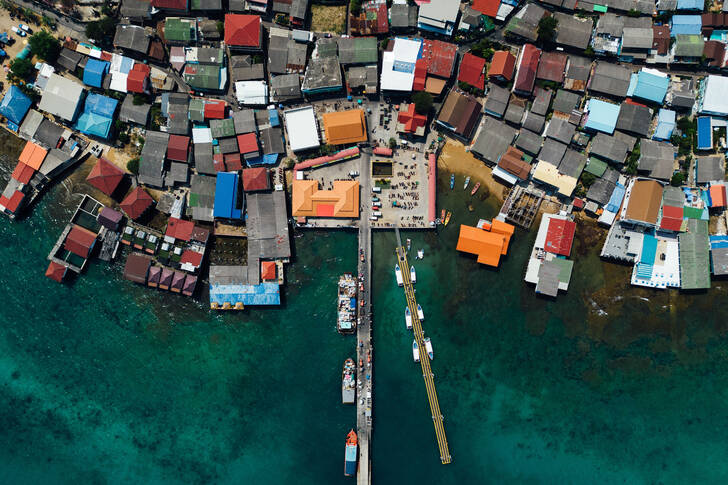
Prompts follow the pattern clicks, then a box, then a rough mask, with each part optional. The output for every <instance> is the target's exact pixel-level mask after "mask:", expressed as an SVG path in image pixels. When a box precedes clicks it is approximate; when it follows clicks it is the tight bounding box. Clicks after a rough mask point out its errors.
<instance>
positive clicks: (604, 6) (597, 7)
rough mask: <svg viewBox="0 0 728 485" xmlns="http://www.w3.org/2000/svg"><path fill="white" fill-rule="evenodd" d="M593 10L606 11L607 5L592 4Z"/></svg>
mask: <svg viewBox="0 0 728 485" xmlns="http://www.w3.org/2000/svg"><path fill="white" fill-rule="evenodd" d="M594 11H595V12H602V13H607V6H606V5H594Z"/></svg>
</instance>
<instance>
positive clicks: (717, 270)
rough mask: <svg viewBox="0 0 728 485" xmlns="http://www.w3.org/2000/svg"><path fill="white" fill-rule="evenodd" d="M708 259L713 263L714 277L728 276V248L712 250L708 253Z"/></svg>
mask: <svg viewBox="0 0 728 485" xmlns="http://www.w3.org/2000/svg"><path fill="white" fill-rule="evenodd" d="M710 258H711V261H712V262H713V274H714V275H716V276H725V275H728V248H713V249H712V250H711V251H710Z"/></svg>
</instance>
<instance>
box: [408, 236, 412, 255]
mask: <svg viewBox="0 0 728 485" xmlns="http://www.w3.org/2000/svg"><path fill="white" fill-rule="evenodd" d="M411 247H412V241H411V240H410V239H409V238H407V252H409V250H410V248H411Z"/></svg>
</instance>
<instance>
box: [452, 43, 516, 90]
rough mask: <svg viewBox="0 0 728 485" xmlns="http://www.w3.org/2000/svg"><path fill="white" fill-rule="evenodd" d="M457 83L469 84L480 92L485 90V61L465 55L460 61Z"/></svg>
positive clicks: (468, 54)
mask: <svg viewBox="0 0 728 485" xmlns="http://www.w3.org/2000/svg"><path fill="white" fill-rule="evenodd" d="M511 57H513V56H511ZM512 72H513V71H511V74H512ZM458 81H459V82H463V83H466V84H469V85H471V86H473V87H474V88H477V89H480V90H481V91H482V90H483V89H485V59H483V58H482V57H477V56H474V55H473V54H471V53H469V52H467V53H465V54H464V55H463V58H462V59H461V60H460V70H459V72H458Z"/></svg>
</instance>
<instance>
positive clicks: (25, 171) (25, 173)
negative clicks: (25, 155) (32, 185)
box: [11, 162, 35, 184]
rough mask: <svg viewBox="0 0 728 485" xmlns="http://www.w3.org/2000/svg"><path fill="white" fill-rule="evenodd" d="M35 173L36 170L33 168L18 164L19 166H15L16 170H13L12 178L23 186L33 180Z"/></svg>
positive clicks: (21, 163)
mask: <svg viewBox="0 0 728 485" xmlns="http://www.w3.org/2000/svg"><path fill="white" fill-rule="evenodd" d="M34 173H35V170H34V169H33V167H29V166H28V165H26V164H24V163H23V162H18V164H17V165H16V166H15V170H13V173H12V175H11V177H12V178H14V179H15V180H17V181H18V182H20V183H21V184H27V183H28V182H30V179H31V178H33V174H34Z"/></svg>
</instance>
